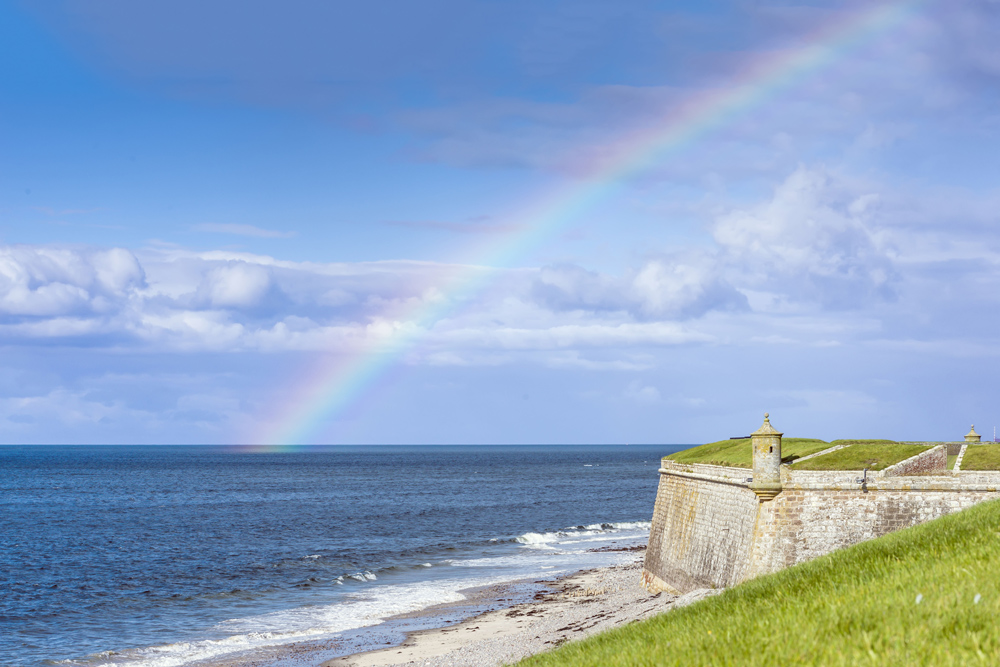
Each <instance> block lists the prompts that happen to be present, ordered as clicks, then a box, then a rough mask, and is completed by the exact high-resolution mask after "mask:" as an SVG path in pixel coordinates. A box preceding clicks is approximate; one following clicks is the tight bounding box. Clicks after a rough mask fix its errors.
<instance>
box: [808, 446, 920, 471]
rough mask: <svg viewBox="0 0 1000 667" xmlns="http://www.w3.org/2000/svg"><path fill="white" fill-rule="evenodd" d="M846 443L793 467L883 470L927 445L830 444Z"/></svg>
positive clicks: (915, 453)
mask: <svg viewBox="0 0 1000 667" xmlns="http://www.w3.org/2000/svg"><path fill="white" fill-rule="evenodd" d="M838 444H847V445H848V446H847V447H845V448H844V449H838V450H837V451H835V452H830V453H829V454H823V455H822V456H817V457H815V458H811V459H809V460H808V461H803V462H801V463H797V464H793V465H792V468H793V469H794V470H861V469H863V468H868V469H869V470H884V469H885V468H888V467H889V466H891V465H893V464H895V463H899V462H900V461H905V460H906V459H908V458H910V457H911V456H916V455H917V454H919V453H920V452H925V451H927V450H928V449H930V446H929V445H914V444H903V443H899V442H892V441H891V440H868V441H866V440H849V441H838V440H835V441H833V442H831V443H830V446H833V445H838Z"/></svg>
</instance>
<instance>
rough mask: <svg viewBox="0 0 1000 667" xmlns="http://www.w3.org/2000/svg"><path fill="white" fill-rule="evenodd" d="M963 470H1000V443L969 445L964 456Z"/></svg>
mask: <svg viewBox="0 0 1000 667" xmlns="http://www.w3.org/2000/svg"><path fill="white" fill-rule="evenodd" d="M962 470H1000V445H995V444H993V443H990V444H988V445H969V446H968V447H967V448H966V450H965V456H963V457H962Z"/></svg>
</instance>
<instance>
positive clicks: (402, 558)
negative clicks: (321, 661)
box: [0, 445, 683, 667]
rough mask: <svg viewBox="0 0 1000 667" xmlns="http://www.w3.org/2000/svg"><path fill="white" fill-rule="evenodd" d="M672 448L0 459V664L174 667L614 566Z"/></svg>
mask: <svg viewBox="0 0 1000 667" xmlns="http://www.w3.org/2000/svg"><path fill="white" fill-rule="evenodd" d="M682 448H683V447H682V446H670V445H657V446H636V445H631V446H558V447H555V446H531V447H522V446H508V447H485V446H468V447H450V446H449V447H444V446H441V447H438V446H412V447H390V446H384V447H383V446H379V447H326V448H313V449H309V450H304V451H295V452H277V453H276V452H253V451H241V450H239V449H233V448H215V447H0V665H4V666H19V667H28V666H30V667H35V666H37V665H52V664H56V663H59V664H67V665H86V666H96V665H105V664H108V665H135V666H140V665H142V666H145V665H149V666H154V665H155V666H157V667H172V666H175V665H186V664H190V663H192V662H196V661H198V660H206V659H216V658H225V657H232V656H234V655H239V654H241V653H243V654H245V653H248V652H249V653H253V652H255V651H260V650H262V649H265V648H266V647H268V646H274V645H277V644H284V643H288V642H292V641H303V640H304V641H309V640H315V639H327V638H336V637H338V636H341V635H343V634H344V633H349V632H355V633H356V632H358V629H359V628H366V627H369V628H370V627H377V626H378V624H379V623H381V621H382V619H384V618H386V617H388V616H391V615H393V614H398V613H401V612H408V611H415V610H418V609H422V608H425V607H427V606H429V605H433V604H438V603H443V602H453V601H457V600H461V599H462V595H461V594H460V593H458V591H459V590H462V589H465V588H469V587H471V586H481V585H488V584H492V583H497V582H501V581H510V580H514V579H521V578H530V577H546V578H547V577H551V576H555V575H558V574H564V573H569V572H573V571H575V570H579V569H582V568H587V567H594V566H600V565H608V564H612V563H614V562H617V561H618V560H620V559H622V558H623V557H624V555H623V554H622V553H620V552H612V551H595V549H600V548H602V547H605V546H614V547H619V546H629V545H633V544H640V543H644V541H645V539H646V536H647V533H648V529H649V523H648V522H649V519H650V517H651V515H652V510H653V501H654V499H655V495H656V483H657V473H656V470H657V467H658V463H659V461H658V459H659V457H661V456H664V455H666V454H669V453H670V452H673V451H677V450H678V449H682Z"/></svg>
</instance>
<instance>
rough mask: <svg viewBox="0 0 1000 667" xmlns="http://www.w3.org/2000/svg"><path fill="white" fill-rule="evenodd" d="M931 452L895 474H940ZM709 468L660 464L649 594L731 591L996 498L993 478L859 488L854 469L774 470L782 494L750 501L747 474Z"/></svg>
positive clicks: (929, 478)
mask: <svg viewBox="0 0 1000 667" xmlns="http://www.w3.org/2000/svg"><path fill="white" fill-rule="evenodd" d="M935 449H937V450H939V451H938V452H933V451H931V452H924V453H923V454H921V455H919V456H922V457H924V458H925V459H928V460H927V461H917V462H916V463H918V464H919V465H917V466H914V467H912V468H905V467H904V468H903V470H904V471H905V470H932V471H937V470H939V469H940V468H941V467H943V464H942V463H941V462H940V461H938V460H937V459H938V458H940V457H941V456H945V457H946V456H947V450H946V449H945V447H940V448H937V447H936V448H935ZM914 458H918V457H914ZM945 460H946V459H945ZM908 461H910V460H908ZM902 463H907V461H904V462H902ZM696 468H697V470H696ZM712 468H713V466H704V465H700V466H685V465H681V464H676V463H674V462H672V461H666V460H665V461H664V462H663V467H662V468H661V469H660V480H659V487H658V490H657V497H656V505H655V507H654V512H653V524H652V529H651V531H650V536H649V548H648V549H647V550H646V561H645V565H644V569H643V583H644V585H646V586H647V588H649V589H650V590H672V591H677V592H681V593H684V592H687V591H690V590H694V589H696V588H705V587H715V588H722V587H726V586H731V585H734V584H737V583H739V582H741V581H744V580H746V579H750V578H752V577H755V576H759V575H761V574H767V573H770V572H775V571H777V570H780V569H782V568H785V567H788V566H790V565H795V564H796V563H801V562H804V561H807V560H811V559H813V558H816V557H818V556H822V555H824V554H827V553H830V552H831V551H834V550H836V549H840V548H843V547H846V546H850V545H852V544H856V543H858V542H862V541H865V540H869V539H872V538H875V537H880V536H882V535H885V534H887V533H890V532H893V531H895V530H899V529H901V528H906V527H909V526H913V525H916V524H918V523H923V522H925V521H929V520H931V519H936V518H937V517H940V516H943V515H945V514H950V513H951V512H957V511H959V510H962V509H965V508H967V507H971V506H972V505H975V504H977V503H980V502H983V501H985V500H990V499H993V498H998V497H1000V495H998V491H997V489H998V488H1000V472H978V471H977V472H976V473H950V472H945V473H944V474H940V475H928V474H926V473H925V474H918V475H900V474H899V471H898V470H897V471H894V472H895V473H896V474H890V475H888V476H883V475H879V474H872V473H871V472H869V474H868V479H867V483H866V484H865V488H864V489H863V488H862V484H861V480H862V479H863V474H862V472H861V471H792V470H789V469H788V468H787V466H783V467H782V471H781V473H782V474H781V480H782V485H783V489H782V491H781V493H780V494H778V495H777V496H776V497H775V498H774V499H773V500H771V501H768V502H758V499H757V497H756V495H755V494H754V493H753V492H752V491H751V490H750V489H749V488H748V487H749V484H748V482H747V481H746V478H747V477H748V476H749V475H748V472H749V471H746V470H743V471H742V473H740V472H739V471H741V470H742V469H739V468H726V469H721V470H720V471H719V472H720V474H718V475H713V471H712V470H711V469H712Z"/></svg>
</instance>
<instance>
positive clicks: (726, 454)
mask: <svg viewBox="0 0 1000 667" xmlns="http://www.w3.org/2000/svg"><path fill="white" fill-rule="evenodd" d="M830 446H831V445H830V443H828V442H826V441H825V440H816V439H813V438H782V440H781V455H782V456H781V460H782V462H784V463H790V462H791V461H794V460H795V459H799V458H802V457H803V456H808V455H810V454H815V453H816V452H818V451H821V450H824V449H826V448H827V447H830ZM666 458H667V460H669V461H676V462H677V463H707V464H709V465H716V466H734V467H736V468H752V467H753V452H752V451H751V449H750V440H749V439H746V438H744V439H741V440H719V441H718V442H710V443H708V444H707V445H700V446H698V447H692V448H691V449H685V450H683V451H680V452H676V453H674V454H671V455H670V456H667V457H666Z"/></svg>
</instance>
